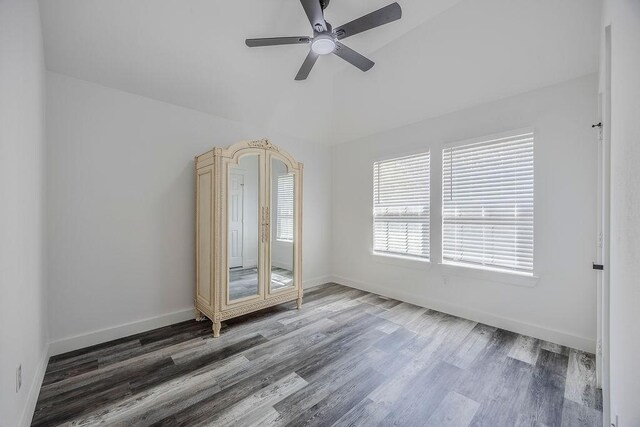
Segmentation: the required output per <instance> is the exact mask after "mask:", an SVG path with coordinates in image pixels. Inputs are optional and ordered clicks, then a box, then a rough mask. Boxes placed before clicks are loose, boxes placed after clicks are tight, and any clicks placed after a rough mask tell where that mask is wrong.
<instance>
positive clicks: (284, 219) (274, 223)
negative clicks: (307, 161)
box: [270, 157, 295, 292]
mask: <svg viewBox="0 0 640 427" xmlns="http://www.w3.org/2000/svg"><path fill="white" fill-rule="evenodd" d="M293 197H294V176H293V174H292V173H289V172H288V170H287V165H285V164H284V163H283V162H282V161H281V160H279V159H277V158H275V157H274V158H272V159H271V220H270V223H271V239H270V241H271V280H270V286H271V291H272V292H273V291H277V290H279V289H283V288H288V287H291V286H293V285H294V283H293V255H294V253H293V241H294V230H295V224H294V204H293Z"/></svg>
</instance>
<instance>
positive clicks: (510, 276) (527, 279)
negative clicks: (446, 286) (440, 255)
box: [438, 262, 540, 288]
mask: <svg viewBox="0 0 640 427" xmlns="http://www.w3.org/2000/svg"><path fill="white" fill-rule="evenodd" d="M438 265H439V266H440V268H441V269H442V275H443V276H444V277H445V278H446V277H451V276H454V277H465V278H468V279H479V280H487V281H491V282H499V283H504V284H507V285H515V286H524V287H527V288H533V287H534V286H536V285H537V284H538V280H540V277H539V276H536V275H529V274H526V273H518V272H515V271H514V272H510V271H500V270H496V269H492V268H482V267H479V266H478V267H475V266H470V265H464V264H454V263H444V262H442V263H438Z"/></svg>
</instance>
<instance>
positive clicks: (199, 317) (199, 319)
mask: <svg viewBox="0 0 640 427" xmlns="http://www.w3.org/2000/svg"><path fill="white" fill-rule="evenodd" d="M204 319H206V317H205V315H204V314H202V312H201V311H200V310H196V321H197V322H202V321H203V320H204Z"/></svg>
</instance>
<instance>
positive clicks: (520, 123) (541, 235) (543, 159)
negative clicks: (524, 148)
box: [332, 75, 597, 351]
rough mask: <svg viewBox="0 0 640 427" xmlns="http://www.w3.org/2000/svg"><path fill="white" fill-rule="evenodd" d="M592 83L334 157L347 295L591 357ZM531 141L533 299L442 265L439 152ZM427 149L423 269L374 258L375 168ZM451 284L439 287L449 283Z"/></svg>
mask: <svg viewBox="0 0 640 427" xmlns="http://www.w3.org/2000/svg"><path fill="white" fill-rule="evenodd" d="M596 115H597V77H596V76H595V75H589V76H585V77H582V78H579V79H575V80H571V81H568V82H566V83H562V84H558V85H555V86H550V87H547V88H545V89H540V90H536V91H533V92H529V93H526V94H523V95H519V96H515V97H511V98H507V99H504V100H501V101H497V102H494V103H490V104H485V105H482V106H480V107H476V108H471V109H467V110H462V111H459V112H456V113H452V114H448V115H445V116H441V117H438V118H435V119H431V120H427V121H423V122H419V123H416V124H413V125H409V126H404V127H400V128H397V129H394V130H391V131H388V132H384V133H380V134H377V135H374V136H371V137H365V138H362V139H359V140H356V141H352V142H349V143H346V144H341V145H337V146H334V147H333V152H332V158H333V162H332V167H333V234H332V235H333V250H332V255H333V258H332V261H333V272H334V274H335V275H336V280H337V281H338V282H340V283H344V284H348V285H352V286H355V287H359V288H362V289H365V290H370V291H373V292H377V293H380V294H384V295H387V296H391V297H396V298H399V299H403V300H405V301H409V302H413V303H416V304H419V305H424V306H427V307H431V308H434V309H438V310H442V311H446V312H449V313H452V314H457V315H460V316H463V317H466V318H470V319H474V320H478V321H482V322H485V323H489V324H492V325H496V326H500V327H504V328H506V329H510V330H513V331H516V332H521V333H525V334H529V335H533V336H537V337H540V338H543V339H548V340H552V341H554V342H558V343H561V344H566V345H570V346H572V347H576V348H582V349H586V350H589V351H594V350H595V338H596V337H595V335H596V276H595V273H594V272H593V271H592V270H591V261H592V260H593V259H594V256H595V248H596V192H595V189H596V173H597V169H596V155H597V145H596V144H597V140H596V135H595V133H594V131H593V130H592V129H591V124H592V123H593V120H594V119H595V118H596ZM526 127H533V128H534V130H535V254H534V256H535V260H534V263H535V273H536V274H537V275H538V276H539V280H538V281H537V283H536V284H535V286H533V287H526V286H517V285H514V284H507V283H501V281H502V280H503V279H504V276H495V275H482V276H480V275H471V276H469V275H467V276H466V277H460V276H459V275H458V274H459V272H455V273H454V274H452V272H451V267H449V269H446V270H445V269H443V267H442V266H441V265H438V262H440V253H441V252H440V251H441V249H440V239H441V232H440V221H441V215H440V212H441V201H440V198H441V188H440V187H441V177H440V169H441V150H440V147H441V145H442V144H443V143H446V142H455V141H462V140H466V139H470V138H476V137H482V136H485V135H491V134H496V133H501V132H505V131H509V130H517V129H521V128H526ZM425 149H431V156H432V157H431V165H432V172H431V198H432V199H431V218H432V221H431V236H432V238H431V246H432V247H431V253H432V263H431V265H429V266H426V267H425V266H424V265H423V264H420V263H417V262H404V263H400V264H398V263H391V262H390V261H388V260H386V259H384V258H380V257H378V256H374V255H371V248H372V164H373V162H374V161H376V160H380V159H383V158H389V157H394V156H396V155H399V154H406V153H411V152H417V151H419V150H425ZM445 273H446V275H447V276H448V277H447V278H446V279H445V278H444V275H445Z"/></svg>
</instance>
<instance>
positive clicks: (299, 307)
mask: <svg viewBox="0 0 640 427" xmlns="http://www.w3.org/2000/svg"><path fill="white" fill-rule="evenodd" d="M296 305H297V306H298V310H300V309H301V308H302V297H300V298H298V299H297V300H296Z"/></svg>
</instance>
